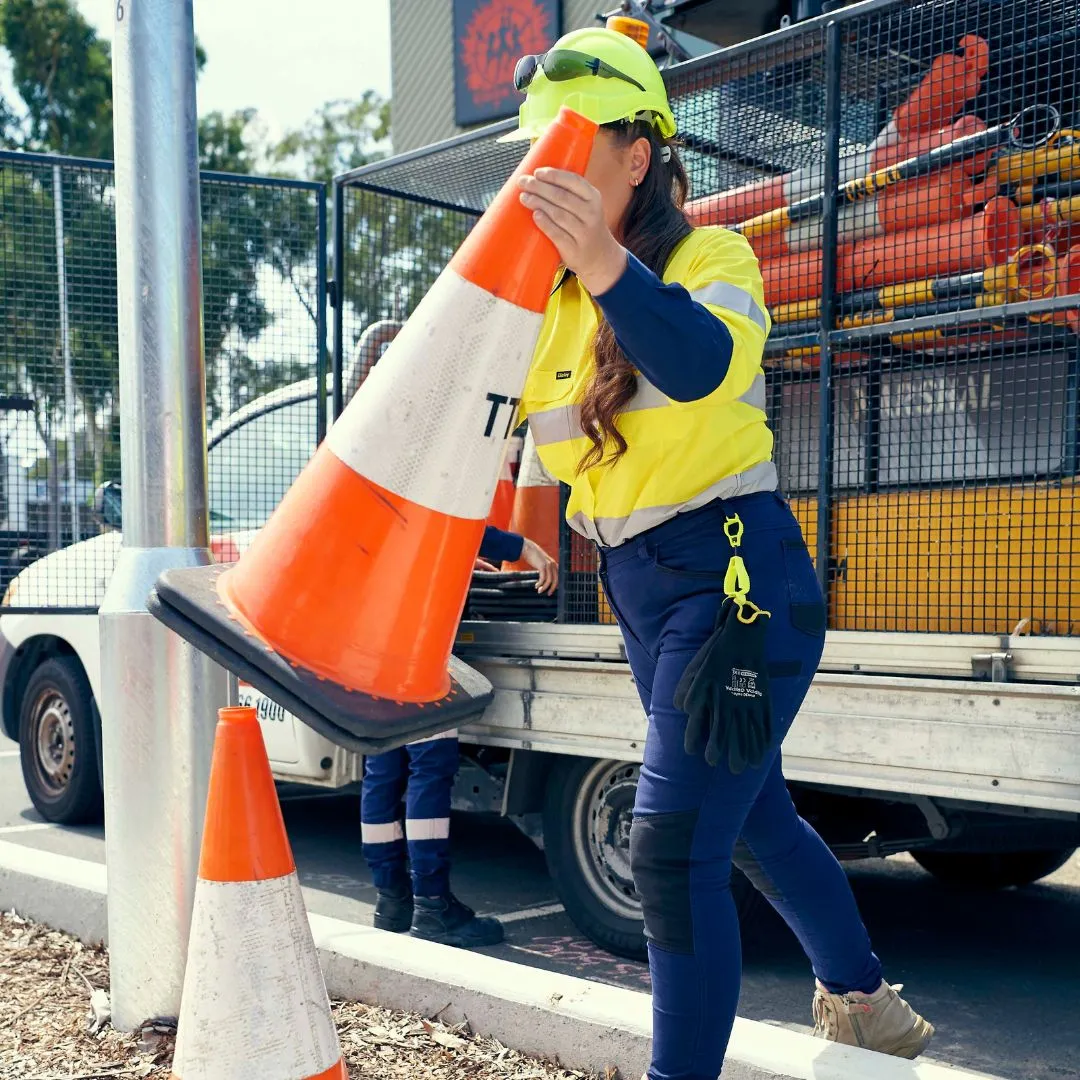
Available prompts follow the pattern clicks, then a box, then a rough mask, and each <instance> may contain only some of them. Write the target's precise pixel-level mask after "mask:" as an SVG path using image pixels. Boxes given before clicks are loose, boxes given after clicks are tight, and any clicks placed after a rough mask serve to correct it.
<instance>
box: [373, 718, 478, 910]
mask: <svg viewBox="0 0 1080 1080" xmlns="http://www.w3.org/2000/svg"><path fill="white" fill-rule="evenodd" d="M457 770H458V740H457V732H456V731H448V732H446V733H445V734H442V735H436V736H435V737H434V738H431V739H424V740H423V741H421V742H414V743H409V744H408V745H407V746H401V747H398V749H397V750H389V751H387V752H386V753H384V754H374V755H372V756H371V757H368V758H365V760H364V785H363V793H362V795H361V801H360V830H361V838H362V840H363V845H364V858H365V859H366V860H367V864H368V867H369V868H370V869H371V876H372V879H373V880H374V882H375V888H377V889H380V890H387V889H389V890H398V889H400V888H402V886H404V885H405V884H406V883H407V881H408V874H409V872H410V870H411V872H412V890H413V894H414V895H415V896H446V895H448V894H449V892H450V796H451V793H452V791H453V788H454V777H455V775H456V774H457Z"/></svg>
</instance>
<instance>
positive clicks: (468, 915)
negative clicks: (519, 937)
mask: <svg viewBox="0 0 1080 1080" xmlns="http://www.w3.org/2000/svg"><path fill="white" fill-rule="evenodd" d="M413 905H414V907H413V920H412V929H411V930H410V931H409V933H410V934H411V935H412V936H413V937H414V938H421V939H422V940H423V941H437V942H438V943H439V944H440V945H453V946H454V947H455V948H457V949H475V948H478V947H480V946H483V945H498V944H499V942H500V941H502V939H503V936H504V934H503V927H502V923H501V922H499V920H498V919H478V918H477V917H476V912H474V911H473V910H472V909H471V908H468V907H466V906H465V905H464V904H463V903H462V902H461V901H460V900H459V899H458V898H457V897H456V896H454V895H453V894H452V893H451V894H450V895H448V896H417V897H416V898H415V899H414V901H413Z"/></svg>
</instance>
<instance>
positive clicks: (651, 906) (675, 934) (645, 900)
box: [630, 810, 698, 953]
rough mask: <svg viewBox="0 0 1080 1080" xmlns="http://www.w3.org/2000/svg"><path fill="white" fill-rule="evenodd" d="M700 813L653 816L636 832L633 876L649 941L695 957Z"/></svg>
mask: <svg viewBox="0 0 1080 1080" xmlns="http://www.w3.org/2000/svg"><path fill="white" fill-rule="evenodd" d="M697 822H698V812H697V811H696V810H687V811H682V812H680V813H677V814H648V815H644V816H642V817H636V818H634V823H633V825H632V826H631V828H630V870H631V873H632V874H633V876H634V886H635V888H636V889H637V891H638V895H639V896H640V897H641V909H642V913H643V915H644V917H645V936H646V937H647V938H648V939H649V941H651V942H652V943H653V944H654V945H656V946H658V947H659V948H661V949H666V950H667V951H668V952H676V953H692V952H693V951H694V927H693V919H692V916H691V907H690V848H691V845H692V844H693V842H694V830H695V829H696V828H697Z"/></svg>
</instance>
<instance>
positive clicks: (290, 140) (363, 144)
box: [268, 90, 390, 183]
mask: <svg viewBox="0 0 1080 1080" xmlns="http://www.w3.org/2000/svg"><path fill="white" fill-rule="evenodd" d="M389 138H390V102H389V101H387V100H385V99H384V98H382V97H380V96H379V95H378V94H376V93H375V91H374V90H365V91H364V94H363V96H362V97H361V98H360V99H359V100H357V101H330V102H327V104H325V105H324V106H323V107H322V108H321V109H319V110H318V112H316V113H315V115H314V116H313V117H311V119H310V120H309V121H308V122H307V124H306V125H305V126H304V127H303V128H300V129H299V130H296V131H290V132H288V133H287V134H286V135H285V137H284V138H283V139H282V140H281V141H280V142H279V143H278V144H277V145H276V146H275V147H273V148H272V149H271V151H270V152H269V154H268V160H269V163H270V165H271V167H272V168H284V169H285V170H286V171H287V172H288V173H290V174H291V175H299V176H304V177H307V178H308V179H312V180H322V181H324V182H325V183H329V182H330V181H331V180H333V178H334V177H335V176H337V175H339V174H340V173H343V172H348V171H349V170H350V169H356V168H359V167H360V166H361V165H367V164H368V163H369V162H371V161H376V160H378V159H379V158H380V157H383V156H384V154H385V149H386V144H387V141H388V139H389Z"/></svg>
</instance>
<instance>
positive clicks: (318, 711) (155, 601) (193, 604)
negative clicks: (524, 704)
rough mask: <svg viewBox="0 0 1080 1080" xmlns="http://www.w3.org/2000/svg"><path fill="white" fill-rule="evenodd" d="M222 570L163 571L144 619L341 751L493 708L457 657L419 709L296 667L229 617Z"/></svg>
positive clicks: (383, 746) (432, 730)
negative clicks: (441, 689) (446, 687)
mask: <svg viewBox="0 0 1080 1080" xmlns="http://www.w3.org/2000/svg"><path fill="white" fill-rule="evenodd" d="M226 569H228V568H227V567H226V566H222V565H215V566H199V567H192V568H186V569H181V570H167V571H166V572H165V573H164V574H162V575H161V577H160V578H159V579H158V582H157V585H156V587H155V588H154V590H153V591H152V592H151V594H150V598H149V600H148V602H147V607H148V609H149V610H150V613H151V614H152V615H154V617H155V618H157V619H159V620H160V621H161V622H163V623H164V624H165V625H166V626H168V627H169V629H170V630H173V631H174V632H175V633H177V634H179V635H180V636H181V637H182V638H183V639H184V640H185V641H187V642H189V643H190V644H192V645H194V646H195V648H197V649H199V650H200V651H201V652H204V653H206V655H207V656H209V657H210V658H211V659H212V660H215V661H216V662H217V663H219V664H220V665H221V666H222V667H224V668H226V669H228V670H229V671H232V672H233V673H235V674H236V675H237V676H238V677H239V678H241V679H243V680H244V681H245V682H248V683H250V684H251V685H252V686H254V687H255V688H256V689H257V690H260V691H261V692H262V693H264V694H265V695H266V696H267V697H268V698H270V699H271V700H273V701H276V702H277V703H278V704H279V705H281V707H282V708H284V709H287V710H288V711H289V712H291V713H292V714H293V715H294V716H296V717H298V718H299V719H301V720H303V721H304V723H306V724H308V725H309V726H310V727H312V728H314V730H316V731H317V732H319V733H320V734H321V735H325V736H326V737H327V738H328V739H330V740H332V741H333V742H335V743H337V744H338V745H339V746H343V747H345V748H346V749H349V750H358V751H361V752H362V753H378V752H379V751H382V750H392V749H393V748H394V747H396V746H402V745H404V744H405V743H407V742H412V741H413V740H415V739H422V738H425V737H427V736H429V735H435V734H438V733H439V732H441V731H446V730H448V729H450V728H453V727H458V726H459V725H461V724H464V723H467V722H468V721H469V720H471V719H473V718H475V717H478V716H480V715H481V713H483V711H484V710H485V709H486V708H487V706H488V705H489V704H490V703H491V700H492V697H493V696H494V695H493V691H492V688H491V684H490V683H489V682H488V681H487V679H485V678H484V676H483V675H481V674H480V673H479V672H477V671H474V670H473V669H472V668H471V667H469V666H468V665H466V664H464V663H462V662H461V661H460V660H458V659H457V657H451V658H450V665H449V674H450V681H451V688H450V693H448V694H447V695H446V697H444V698H442V699H440V700H439V701H436V702H430V703H428V704H423V705H416V704H408V703H406V704H402V703H399V702H394V701H389V700H387V699H386V698H376V697H371V696H369V695H368V694H363V693H360V692H358V691H355V690H348V689H346V688H344V687H342V686H339V685H337V684H336V683H332V682H330V681H329V680H327V679H324V678H323V677H322V676H320V675H316V674H315V673H314V672H312V671H308V670H307V669H305V668H303V667H298V666H294V665H293V664H292V663H290V662H289V661H288V660H286V659H284V658H283V657H281V656H279V655H278V654H277V653H276V652H274V651H273V650H272V649H271V648H269V647H268V646H266V645H264V644H263V643H262V642H261V641H259V640H258V638H256V637H254V636H252V635H251V634H248V633H247V632H246V631H245V630H244V628H243V627H242V626H241V625H240V623H238V622H237V621H236V620H235V619H233V618H232V616H231V615H230V614H229V612H228V611H227V609H226V608H225V606H224V604H222V602H221V600H220V599H219V598H218V593H217V580H218V578H219V577H220V576H221V574H222V573H223V572H224V571H225V570H226Z"/></svg>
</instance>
